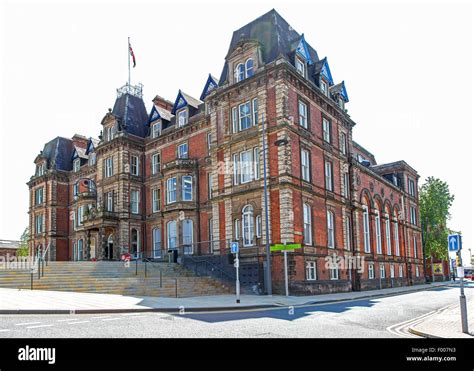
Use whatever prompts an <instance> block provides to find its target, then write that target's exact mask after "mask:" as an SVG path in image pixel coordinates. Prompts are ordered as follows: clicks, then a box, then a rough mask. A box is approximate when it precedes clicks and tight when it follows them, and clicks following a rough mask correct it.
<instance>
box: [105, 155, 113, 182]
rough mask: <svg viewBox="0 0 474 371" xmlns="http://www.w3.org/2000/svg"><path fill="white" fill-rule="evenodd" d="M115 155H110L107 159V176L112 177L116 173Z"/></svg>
mask: <svg viewBox="0 0 474 371" xmlns="http://www.w3.org/2000/svg"><path fill="white" fill-rule="evenodd" d="M113 160H114V159H113V157H108V158H106V159H105V177H106V178H110V177H111V176H112V175H114V162H113Z"/></svg>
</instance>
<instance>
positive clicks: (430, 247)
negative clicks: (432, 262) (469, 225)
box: [420, 177, 454, 260]
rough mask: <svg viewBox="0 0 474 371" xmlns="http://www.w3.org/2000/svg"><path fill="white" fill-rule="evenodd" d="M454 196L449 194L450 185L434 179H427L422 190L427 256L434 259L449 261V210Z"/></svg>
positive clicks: (421, 212)
mask: <svg viewBox="0 0 474 371" xmlns="http://www.w3.org/2000/svg"><path fill="white" fill-rule="evenodd" d="M453 201H454V195H452V194H451V193H450V192H449V186H448V183H446V182H444V181H442V180H440V179H438V178H434V177H429V178H427V179H426V181H425V183H424V184H423V185H422V186H421V188H420V215H421V226H422V231H423V236H424V242H425V254H426V256H430V257H431V258H432V259H433V258H435V259H441V260H447V259H448V248H447V245H446V244H447V241H448V234H449V233H450V230H449V228H448V227H447V221H448V220H449V219H450V218H451V214H450V213H449V209H450V207H451V205H452V203H453Z"/></svg>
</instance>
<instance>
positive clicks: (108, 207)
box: [105, 191, 114, 212]
mask: <svg viewBox="0 0 474 371" xmlns="http://www.w3.org/2000/svg"><path fill="white" fill-rule="evenodd" d="M105 211H109V212H112V211H114V192H113V191H110V192H107V193H106V194H105Z"/></svg>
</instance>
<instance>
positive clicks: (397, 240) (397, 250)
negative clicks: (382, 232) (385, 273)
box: [393, 219, 400, 256]
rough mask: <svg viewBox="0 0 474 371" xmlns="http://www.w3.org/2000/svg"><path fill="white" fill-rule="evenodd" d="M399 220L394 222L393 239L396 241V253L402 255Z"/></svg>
mask: <svg viewBox="0 0 474 371" xmlns="http://www.w3.org/2000/svg"><path fill="white" fill-rule="evenodd" d="M398 233H399V232H398V220H397V219H395V221H394V222H393V240H394V242H395V255H396V256H400V241H399V239H398Z"/></svg>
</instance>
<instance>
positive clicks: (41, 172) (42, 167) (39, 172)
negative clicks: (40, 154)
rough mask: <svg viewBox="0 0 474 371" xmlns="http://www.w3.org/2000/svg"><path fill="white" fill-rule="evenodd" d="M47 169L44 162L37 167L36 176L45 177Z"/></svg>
mask: <svg viewBox="0 0 474 371" xmlns="http://www.w3.org/2000/svg"><path fill="white" fill-rule="evenodd" d="M45 169H46V165H45V163H44V162H43V163H41V164H38V165H36V176H41V175H44V172H45Z"/></svg>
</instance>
